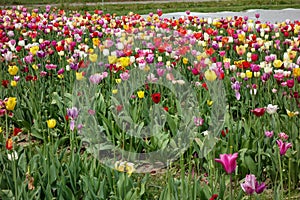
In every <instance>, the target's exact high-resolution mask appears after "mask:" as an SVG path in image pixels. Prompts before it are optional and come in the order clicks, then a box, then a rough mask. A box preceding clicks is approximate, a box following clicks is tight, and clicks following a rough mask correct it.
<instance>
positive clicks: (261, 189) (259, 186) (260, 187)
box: [255, 182, 267, 194]
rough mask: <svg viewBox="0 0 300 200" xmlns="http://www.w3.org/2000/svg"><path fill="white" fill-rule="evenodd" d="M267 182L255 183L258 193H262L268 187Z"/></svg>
mask: <svg viewBox="0 0 300 200" xmlns="http://www.w3.org/2000/svg"><path fill="white" fill-rule="evenodd" d="M266 187H267V186H266V184H265V183H264V182H262V183H261V184H258V182H256V183H255V192H256V193H257V194H260V193H262V192H263V191H264V190H265V189H266Z"/></svg>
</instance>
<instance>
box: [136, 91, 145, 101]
mask: <svg viewBox="0 0 300 200" xmlns="http://www.w3.org/2000/svg"><path fill="white" fill-rule="evenodd" d="M137 95H138V97H139V98H140V99H142V98H144V96H145V92H144V91H141V90H140V91H138V92H137Z"/></svg>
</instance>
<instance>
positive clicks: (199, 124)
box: [194, 117, 204, 126]
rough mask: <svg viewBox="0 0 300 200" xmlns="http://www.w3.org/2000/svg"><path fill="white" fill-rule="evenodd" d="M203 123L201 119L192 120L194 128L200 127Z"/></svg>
mask: <svg viewBox="0 0 300 200" xmlns="http://www.w3.org/2000/svg"><path fill="white" fill-rule="evenodd" d="M203 123H204V119H202V118H201V117H195V118H194V124H195V125H196V126H202V125H203Z"/></svg>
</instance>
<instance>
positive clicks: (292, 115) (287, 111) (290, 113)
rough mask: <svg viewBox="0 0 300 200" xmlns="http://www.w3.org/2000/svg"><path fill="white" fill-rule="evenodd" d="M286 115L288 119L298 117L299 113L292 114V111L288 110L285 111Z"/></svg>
mask: <svg viewBox="0 0 300 200" xmlns="http://www.w3.org/2000/svg"><path fill="white" fill-rule="evenodd" d="M286 113H287V115H288V116H289V117H295V116H296V115H299V112H298V111H296V112H293V111H289V110H288V109H286Z"/></svg>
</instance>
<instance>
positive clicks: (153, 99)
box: [151, 93, 161, 104]
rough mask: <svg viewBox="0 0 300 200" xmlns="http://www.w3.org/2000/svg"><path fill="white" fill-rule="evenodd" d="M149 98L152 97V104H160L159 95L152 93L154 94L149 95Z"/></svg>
mask: <svg viewBox="0 0 300 200" xmlns="http://www.w3.org/2000/svg"><path fill="white" fill-rule="evenodd" d="M151 97H152V101H153V102H154V103H156V104H157V103H159V102H160V98H161V95H160V93H154V94H152V95H151Z"/></svg>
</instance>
